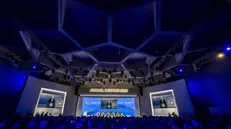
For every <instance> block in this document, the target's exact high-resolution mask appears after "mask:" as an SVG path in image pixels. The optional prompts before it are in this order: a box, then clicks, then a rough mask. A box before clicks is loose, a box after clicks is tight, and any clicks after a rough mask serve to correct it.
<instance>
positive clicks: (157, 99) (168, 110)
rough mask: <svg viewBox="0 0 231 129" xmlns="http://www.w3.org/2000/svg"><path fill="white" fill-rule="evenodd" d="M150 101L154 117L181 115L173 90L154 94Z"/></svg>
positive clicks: (151, 95) (151, 94)
mask: <svg viewBox="0 0 231 129" xmlns="http://www.w3.org/2000/svg"><path fill="white" fill-rule="evenodd" d="M150 101H151V109H152V115H153V116H168V115H169V114H171V115H172V114H175V115H179V114H178V109H177V104H176V100H175V96H174V91H173V90H165V91H159V92H152V93H150Z"/></svg>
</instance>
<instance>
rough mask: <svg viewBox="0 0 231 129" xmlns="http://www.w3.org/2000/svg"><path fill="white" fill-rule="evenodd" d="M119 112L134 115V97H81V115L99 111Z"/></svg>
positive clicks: (93, 113) (94, 113)
mask: <svg viewBox="0 0 231 129" xmlns="http://www.w3.org/2000/svg"><path fill="white" fill-rule="evenodd" d="M100 112H101V113H103V114H104V113H106V114H108V113H120V112H122V114H123V115H124V116H136V115H137V112H136V98H135V97H131V98H110V97H107V98H105V97H83V100H82V110H81V115H82V116H96V115H98V114H99V113H100Z"/></svg>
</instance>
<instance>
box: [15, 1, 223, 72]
mask: <svg viewBox="0 0 231 129" xmlns="http://www.w3.org/2000/svg"><path fill="white" fill-rule="evenodd" d="M162 2H163V1H162V0H156V1H154V2H153V10H152V11H153V19H154V22H153V24H154V28H155V30H154V32H152V34H151V35H150V36H149V37H147V38H146V40H145V41H143V42H142V43H140V45H139V46H138V47H136V48H129V47H127V46H124V45H121V44H119V43H116V42H113V21H114V16H113V15H107V16H106V17H107V42H103V43H99V44H96V45H93V46H88V47H83V45H82V44H83V43H81V42H79V41H78V40H77V39H75V38H74V37H72V36H71V35H70V34H69V33H68V32H67V31H65V29H64V28H63V25H64V21H65V14H66V11H67V0H58V11H57V12H58V19H57V22H58V31H59V32H61V33H62V34H63V35H64V36H66V37H67V38H68V39H69V40H70V41H72V43H73V44H75V45H76V46H77V47H78V48H79V50H74V51H72V52H66V53H64V54H63V53H54V52H52V51H50V50H49V49H48V48H47V47H46V45H45V44H43V43H42V42H41V41H40V40H39V39H38V38H37V37H36V36H35V35H34V34H33V32H32V31H30V30H29V29H25V30H20V31H19V34H20V36H21V38H22V40H23V42H24V44H25V46H26V48H27V50H28V51H29V52H30V54H31V56H32V57H33V60H34V61H35V62H39V60H38V58H39V54H40V50H38V49H40V47H42V50H43V51H46V54H47V55H48V56H49V58H50V59H51V60H53V61H54V62H55V63H56V64H57V65H58V67H65V66H64V65H63V63H61V62H60V60H59V59H57V58H56V57H55V56H54V54H59V55H61V56H62V57H63V58H64V59H65V60H66V62H67V63H70V61H71V58H72V55H73V54H75V53H76V52H80V51H83V52H85V53H86V54H87V55H88V57H89V58H91V59H92V60H93V61H94V62H95V64H94V65H93V67H92V69H90V71H94V70H95V67H96V66H97V65H99V64H119V65H121V67H122V68H123V69H124V71H125V72H128V71H129V70H128V69H127V68H126V67H125V65H124V63H125V62H126V61H127V60H128V59H129V58H130V57H131V56H132V55H133V54H134V53H138V54H140V55H143V56H144V57H147V58H152V59H153V60H152V61H150V62H148V64H147V65H148V66H150V65H151V64H152V63H153V62H154V60H155V59H157V58H158V57H157V56H153V55H151V54H148V53H145V52H142V51H141V49H142V48H143V47H145V46H146V45H147V44H149V43H150V41H151V40H153V39H154V38H156V37H157V36H158V35H161V34H165V35H177V36H180V37H182V38H181V39H180V40H179V42H177V43H176V44H175V45H174V46H173V47H172V48H171V49H170V50H169V51H168V52H167V53H166V54H165V55H162V56H161V59H160V60H159V61H158V62H156V63H155V64H154V67H153V69H152V71H154V72H156V67H157V66H158V65H161V64H162V63H163V62H165V61H166V59H167V58H166V57H167V56H169V55H170V54H172V51H174V49H176V48H177V47H178V46H177V45H178V44H179V43H181V44H183V51H182V52H180V53H173V56H174V57H175V58H176V60H177V64H174V65H172V66H170V67H169V68H172V67H176V66H178V65H182V61H183V59H184V57H185V55H186V54H189V53H193V52H199V51H204V50H207V49H211V48H202V49H197V50H189V46H190V44H191V42H192V40H193V38H194V33H193V31H195V29H194V28H193V30H190V31H189V32H179V31H165V30H162V21H161V17H162V14H163V13H162V4H163V3H162ZM219 19H221V18H219ZM215 22H217V21H214V22H213V23H215ZM213 23H210V24H208V25H207V26H203V27H200V28H196V29H197V31H198V30H200V31H201V30H203V29H206V28H208V27H209V26H212V25H213ZM191 31H192V32H191ZM33 43H35V44H37V46H38V48H37V49H35V48H33V47H32V44H33ZM105 46H113V47H116V48H119V49H123V50H126V51H129V52H130V54H128V55H127V56H126V57H124V58H123V59H122V60H120V61H115V62H112V61H110V62H107V61H101V60H98V59H97V58H96V57H95V56H94V55H93V54H92V53H90V52H89V51H90V50H93V49H96V48H100V47H105ZM51 67H52V66H51ZM169 68H167V69H169ZM165 70H166V69H165Z"/></svg>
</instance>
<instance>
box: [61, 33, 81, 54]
mask: <svg viewBox="0 0 231 129" xmlns="http://www.w3.org/2000/svg"><path fill="white" fill-rule="evenodd" d="M59 31H60V32H61V33H63V34H64V35H65V36H66V37H67V38H68V39H69V40H71V41H72V42H73V43H74V44H75V45H76V46H78V47H79V48H80V49H81V50H84V48H83V47H82V46H81V45H80V43H79V42H77V41H76V40H75V39H73V38H72V37H71V36H70V35H69V34H68V33H67V32H66V31H64V30H63V29H59Z"/></svg>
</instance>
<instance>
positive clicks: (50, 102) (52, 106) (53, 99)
mask: <svg viewBox="0 0 231 129" xmlns="http://www.w3.org/2000/svg"><path fill="white" fill-rule="evenodd" d="M47 107H49V108H54V107H55V98H54V96H52V97H51V98H50V99H49V100H48V105H47Z"/></svg>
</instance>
